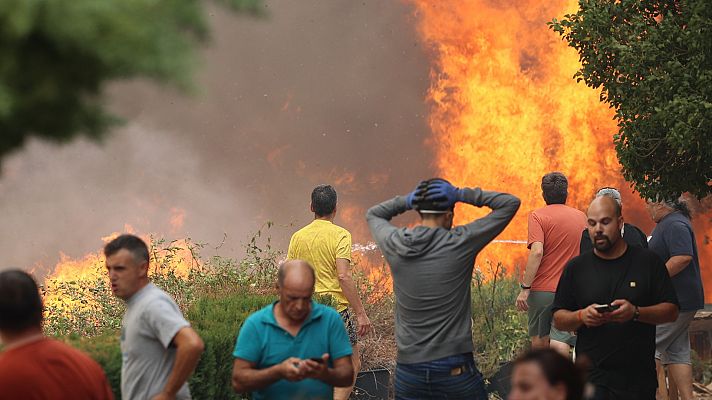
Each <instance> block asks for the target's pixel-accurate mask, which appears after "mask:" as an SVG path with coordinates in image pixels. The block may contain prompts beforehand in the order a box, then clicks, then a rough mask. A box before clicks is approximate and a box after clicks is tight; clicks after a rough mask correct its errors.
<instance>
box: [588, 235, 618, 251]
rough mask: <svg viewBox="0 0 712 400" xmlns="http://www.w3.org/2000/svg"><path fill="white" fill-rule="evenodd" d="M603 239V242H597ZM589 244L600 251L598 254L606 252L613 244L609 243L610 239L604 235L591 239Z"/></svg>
mask: <svg viewBox="0 0 712 400" xmlns="http://www.w3.org/2000/svg"><path fill="white" fill-rule="evenodd" d="M600 239H603V241H601V242H599V241H598V240H600ZM591 242H592V243H593V247H594V248H595V249H596V250H598V251H600V252H603V253H605V252H607V251H608V250H610V249H611V248H612V247H613V242H611V239H610V238H609V237H608V236H606V235H599V236H595V237H594V238H593V239H591Z"/></svg>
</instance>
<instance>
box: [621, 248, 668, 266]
mask: <svg viewBox="0 0 712 400" xmlns="http://www.w3.org/2000/svg"><path fill="white" fill-rule="evenodd" d="M628 251H629V252H630V255H631V257H633V258H634V259H636V260H645V261H660V262H662V260H661V259H660V256H658V254H657V253H655V252H654V251H652V250H650V249H648V248H643V247H640V246H628Z"/></svg>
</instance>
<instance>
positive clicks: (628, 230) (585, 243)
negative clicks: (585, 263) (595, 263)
mask: <svg viewBox="0 0 712 400" xmlns="http://www.w3.org/2000/svg"><path fill="white" fill-rule="evenodd" d="M595 197H596V198H598V197H610V198H612V199H613V200H615V201H616V202H617V203H618V205H619V206H621V209H622V208H623V199H622V198H621V193H620V192H619V191H618V189H616V188H612V187H608V186H607V187H604V188H601V189H600V190H599V191H598V192H596V196H595ZM621 236H623V240H625V242H626V243H628V245H629V246H638V247H642V248H644V249H647V248H648V236H647V235H646V234H645V233H644V232H643V231H642V230H640V228H638V227H637V226H635V225H633V224H629V223H627V222H625V223H624V224H623V227H622V228H621ZM580 249H581V251H580V253H581V254H583V253H585V252H587V251H593V244H592V242H591V237H590V236H589V235H588V229H584V230H583V232H582V233H581V246H580Z"/></svg>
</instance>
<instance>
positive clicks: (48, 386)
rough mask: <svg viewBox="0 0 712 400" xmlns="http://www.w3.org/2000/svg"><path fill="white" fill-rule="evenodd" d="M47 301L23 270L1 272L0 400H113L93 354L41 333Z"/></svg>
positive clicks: (107, 383)
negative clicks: (0, 349)
mask: <svg viewBox="0 0 712 400" xmlns="http://www.w3.org/2000/svg"><path fill="white" fill-rule="evenodd" d="M42 309H43V306H42V298H41V297H40V292H39V289H38V288H37V284H36V283H35V281H34V279H32V277H31V276H30V275H29V274H27V273H26V272H24V271H20V270H8V271H2V272H0V343H2V344H3V345H4V348H3V349H2V350H3V351H2V353H0V400H111V399H113V398H114V395H113V394H112V393H111V387H109V382H107V380H106V376H105V375H104V371H103V370H102V369H101V367H100V366H99V364H97V363H96V361H94V360H92V359H91V358H89V356H88V355H86V354H84V353H82V352H81V351H79V350H76V349H74V348H72V347H70V346H67V345H66V344H64V343H62V342H60V341H58V340H55V339H50V338H48V337H46V336H44V335H43V334H42V319H43V318H42Z"/></svg>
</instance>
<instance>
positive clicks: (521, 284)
mask: <svg viewBox="0 0 712 400" xmlns="http://www.w3.org/2000/svg"><path fill="white" fill-rule="evenodd" d="M519 287H520V288H522V290H529V289H531V288H532V287H531V286H527V285H525V284H523V283H522V282H519Z"/></svg>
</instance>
